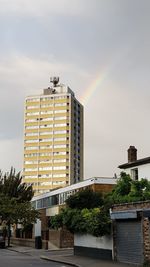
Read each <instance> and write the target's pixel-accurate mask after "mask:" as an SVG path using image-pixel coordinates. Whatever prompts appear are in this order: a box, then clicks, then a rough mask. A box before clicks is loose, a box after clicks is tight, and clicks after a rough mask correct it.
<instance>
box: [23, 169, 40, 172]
mask: <svg viewBox="0 0 150 267" xmlns="http://www.w3.org/2000/svg"><path fill="white" fill-rule="evenodd" d="M24 171H25V172H29V171H37V168H25V169H24Z"/></svg>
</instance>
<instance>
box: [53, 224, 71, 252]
mask: <svg viewBox="0 0 150 267" xmlns="http://www.w3.org/2000/svg"><path fill="white" fill-rule="evenodd" d="M49 241H50V242H51V243H52V244H54V245H55V246H56V247H58V248H69V247H73V245H74V236H73V234H71V233H70V232H69V231H67V230H65V229H60V230H49Z"/></svg>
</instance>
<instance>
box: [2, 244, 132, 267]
mask: <svg viewBox="0 0 150 267" xmlns="http://www.w3.org/2000/svg"><path fill="white" fill-rule="evenodd" d="M7 249H9V250H13V251H16V252H18V253H23V254H27V255H31V256H32V257H36V258H39V259H43V260H47V261H52V262H58V263H63V264H67V265H70V266H75V267H129V266H133V265H129V264H124V263H118V262H114V261H107V260H100V259H95V258H89V257H81V256H76V255H74V253H73V249H72V248H68V249H58V250H44V249H35V248H31V247H22V246H15V245H13V246H11V247H9V248H7Z"/></svg>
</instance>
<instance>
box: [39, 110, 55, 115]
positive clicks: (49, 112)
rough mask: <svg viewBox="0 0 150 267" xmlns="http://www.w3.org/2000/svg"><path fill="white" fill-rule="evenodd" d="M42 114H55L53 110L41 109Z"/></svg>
mask: <svg viewBox="0 0 150 267" xmlns="http://www.w3.org/2000/svg"><path fill="white" fill-rule="evenodd" d="M41 114H53V111H52V110H45V111H41Z"/></svg>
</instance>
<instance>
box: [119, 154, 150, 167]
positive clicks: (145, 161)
mask: <svg viewBox="0 0 150 267" xmlns="http://www.w3.org/2000/svg"><path fill="white" fill-rule="evenodd" d="M148 163H150V157H147V158H143V159H138V160H136V161H133V162H128V163H124V164H122V165H119V166H118V168H120V169H128V168H131V167H136V166H140V165H144V164H148Z"/></svg>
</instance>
